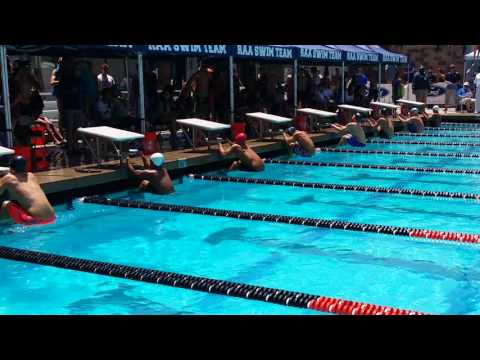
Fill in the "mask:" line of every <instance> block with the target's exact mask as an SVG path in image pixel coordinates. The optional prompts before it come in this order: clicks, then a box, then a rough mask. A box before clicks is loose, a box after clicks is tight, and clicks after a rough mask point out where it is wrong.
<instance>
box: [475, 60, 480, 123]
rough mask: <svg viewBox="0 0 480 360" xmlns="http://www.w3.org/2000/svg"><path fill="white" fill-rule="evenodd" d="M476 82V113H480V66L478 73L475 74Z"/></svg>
mask: <svg viewBox="0 0 480 360" xmlns="http://www.w3.org/2000/svg"><path fill="white" fill-rule="evenodd" d="M474 84H475V86H476V93H475V114H479V113H480V66H479V67H478V73H477V75H476V76H475V81H474Z"/></svg>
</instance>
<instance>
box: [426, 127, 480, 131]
mask: <svg viewBox="0 0 480 360" xmlns="http://www.w3.org/2000/svg"><path fill="white" fill-rule="evenodd" d="M425 130H429V131H465V132H476V131H480V128H478V129H477V128H467V127H438V128H437V127H429V126H425Z"/></svg>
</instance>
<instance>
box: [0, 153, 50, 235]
mask: <svg viewBox="0 0 480 360" xmlns="http://www.w3.org/2000/svg"><path fill="white" fill-rule="evenodd" d="M5 191H7V194H8V195H9V199H10V200H6V201H4V202H3V203H2V208H1V214H0V219H1V220H2V221H7V222H10V221H13V222H14V223H16V224H21V225H26V226H29V225H46V224H52V223H54V222H55V220H56V215H55V210H54V209H53V207H52V205H50V202H49V201H48V199H47V196H46V195H45V193H44V192H43V190H42V188H41V187H40V185H39V183H38V181H37V178H36V177H35V175H34V174H32V173H30V172H28V171H27V161H26V160H25V159H24V158H23V157H22V156H16V157H14V158H13V159H12V161H10V172H9V173H8V174H7V175H5V176H3V177H2V178H1V179H0V195H2V194H3V193H4V192H5Z"/></svg>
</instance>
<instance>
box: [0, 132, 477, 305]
mask: <svg viewBox="0 0 480 360" xmlns="http://www.w3.org/2000/svg"><path fill="white" fill-rule="evenodd" d="M397 139H402V138H401V137H397ZM417 139H421V138H417ZM424 139H427V138H424ZM469 140H471V139H469ZM425 141H428V140H425ZM469 142H470V141H469ZM380 147H381V148H382V149H383V148H386V146H383V145H381V146H380ZM370 148H374V145H373V144H371V145H368V146H367V149H370ZM398 148H399V149H401V150H402V151H420V150H418V149H420V148H421V146H416V145H402V146H398ZM439 148H440V147H439ZM443 148H444V147H443V146H442V147H441V149H435V151H436V152H444V151H443ZM456 150H457V151H459V149H456ZM461 151H463V150H461ZM310 160H311V159H310ZM313 160H315V161H334V162H349V163H364V164H368V163H372V164H386V165H404V166H419V167H450V168H466V169H472V168H476V166H477V162H478V161H480V160H475V159H445V158H425V157H400V156H389V155H360V154H339V153H319V154H317V155H316V156H315V157H314V158H313ZM217 173H222V172H217ZM229 175H230V176H244V177H257V178H271V179H287V180H298V181H309V182H327V183H340V184H358V185H374V186H384V187H395V188H412V189H425V190H438V191H454V192H457V191H460V192H474V193H480V190H479V187H480V177H479V176H476V175H475V176H472V175H456V174H455V175H454V174H451V175H445V174H428V173H412V172H406V171H385V170H368V169H354V168H331V167H309V166H294V165H273V164H269V165H267V167H266V171H265V172H263V173H242V172H233V173H230V174H229ZM176 188H177V192H176V193H175V194H173V195H169V196H157V195H151V194H142V195H141V194H136V193H133V192H129V191H124V192H120V193H115V194H110V195H109V196H110V197H116V198H134V199H144V200H147V201H156V202H163V203H171V204H184V205H192V206H202V207H211V208H221V209H234V210H244V211H251V212H265V213H275V214H282V215H294V216H306V217H317V218H324V219H338V220H344V221H352V222H362V223H372V224H383V225H395V226H405V227H418V228H425V229H434V230H445V231H459V232H469V233H478V232H479V231H478V228H479V225H480V215H478V214H479V212H478V206H480V204H478V203H477V202H475V201H471V200H470V201H468V200H467V201H466V200H450V199H448V200H447V199H431V198H422V197H417V196H407V195H386V194H379V193H363V192H353V191H333V190H317V189H301V188H293V187H282V186H270V185H253V184H238V183H220V182H211V181H201V180H190V179H188V178H185V179H184V181H183V183H182V184H177V186H176ZM56 209H57V211H58V217H59V219H58V222H57V223H56V224H54V225H49V226H45V227H35V228H23V227H19V226H4V227H1V228H0V245H4V246H12V247H18V248H24V249H33V250H38V251H45V252H52V253H56V254H61V255H68V256H75V257H81V258H87V259H94V260H100V261H109V262H113V263H118V264H127V265H135V266H142V267H147V268H152V269H158V270H162V271H173V272H179V273H185V274H190V275H197V276H205V277H210V278H216V279H221V280H230V281H238V282H241V283H248V284H254V285H261V286H268V287H274V288H281V289H288V290H292V291H302V292H307V293H312V294H317V295H323V296H332V297H339V298H346V299H350V300H356V301H364V302H370V303H375V304H380V305H389V306H395V307H400V308H406V309H413V310H418V311H425V312H431V313H438V314H480V301H479V300H480V258H479V257H478V251H479V250H480V248H479V247H478V246H474V245H464V244H458V243H436V242H430V241H428V240H422V239H410V238H406V237H399V236H390V235H383V234H374V233H359V232H351V231H343V230H330V229H317V228H309V227H304V226H298V225H288V224H275V223H263V222H253V221H248V220H237V219H231V218H221V217H210V216H202V215H192V214H178V213H168V212H160V211H151V210H141V209H125V208H116V207H107V206H101V205H93V204H84V203H82V202H80V201H78V200H77V201H75V202H74V207H73V209H71V210H67V208H66V206H65V205H61V206H57V207H56ZM0 264H1V267H0V313H3V314H319V313H318V312H314V311H310V310H302V309H296V308H290V307H284V306H279V305H274V304H267V303H262V302H256V301H248V300H242V299H236V298H231V297H225V296H220V295H211V294H205V293H200V292H195V291H189V290H184V289H176V288H170V287H166V286H159V285H149V284H143V283H138V282H134V281H128V280H120V279H113V278H110V277H103V276H99V275H92V274H83V273H78V272H74V271H69V270H61V269H53V268H48V267H45V266H37V265H30V264H24V263H19V262H12V261H6V260H0Z"/></svg>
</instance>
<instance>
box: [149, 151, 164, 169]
mask: <svg viewBox="0 0 480 360" xmlns="http://www.w3.org/2000/svg"><path fill="white" fill-rule="evenodd" d="M150 160H152V162H153V164H154V165H155V166H157V167H160V166H162V165H163V163H164V162H165V156H163V154H161V153H155V154H152V155H151V156H150Z"/></svg>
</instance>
